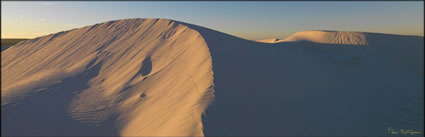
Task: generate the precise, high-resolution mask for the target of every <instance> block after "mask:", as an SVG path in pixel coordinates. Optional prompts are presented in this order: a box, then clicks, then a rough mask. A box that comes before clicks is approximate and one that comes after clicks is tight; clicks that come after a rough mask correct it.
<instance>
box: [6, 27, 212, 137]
mask: <svg viewBox="0 0 425 137" xmlns="http://www.w3.org/2000/svg"><path fill="white" fill-rule="evenodd" d="M1 67H2V77H1V78H2V112H3V116H2V121H5V122H2V127H3V129H4V130H3V131H4V133H2V134H5V135H105V134H106V135H124V136H125V135H129V136H152V135H156V136H167V135H168V136H169V135H179V136H189V135H193V136H202V135H203V132H202V121H201V113H202V112H203V111H204V109H205V108H206V106H207V105H208V104H209V103H210V102H211V100H212V99H213V89H212V84H213V83H212V80H213V73H212V66H211V56H210V54H209V51H208V47H207V45H206V43H205V41H204V39H203V38H202V37H201V36H200V34H199V33H198V32H197V31H194V30H192V29H190V28H188V27H186V26H184V25H180V24H177V23H175V22H173V21H170V20H166V19H129V20H120V21H111V22H105V23H101V24H96V25H93V26H88V27H84V28H80V29H74V30H70V31H66V32H60V33H57V34H52V35H48V36H44V37H40V38H36V39H33V40H27V41H25V42H23V43H20V44H18V45H15V46H13V47H11V48H10V49H7V50H6V51H4V52H2V64H1ZM25 117H28V118H25ZM15 118H18V119H15ZM33 119H34V120H33ZM75 121H77V122H75ZM79 123H80V124H79ZM82 125H84V126H85V125H88V127H87V129H90V130H87V131H86V130H78V129H80V127H81V126H82ZM105 125H107V126H108V127H104V126H105ZM102 129H107V130H102Z"/></svg>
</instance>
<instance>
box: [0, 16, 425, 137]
mask: <svg viewBox="0 0 425 137" xmlns="http://www.w3.org/2000/svg"><path fill="white" fill-rule="evenodd" d="M268 42H270V41H266V43H264V42H255V41H249V40H244V39H241V38H238V37H235V36H231V35H228V34H225V33H221V32H218V31H214V30H211V29H208V28H204V27H200V26H196V25H193V24H188V23H184V22H179V21H173V20H168V19H125V20H117V21H110V22H104V23H100V24H96V25H92V26H87V27H83V28H78V29H73V30H69V31H64V32H59V33H56V34H51V35H47V36H43V37H39V38H35V39H31V40H26V41H23V42H20V43H18V44H17V45H15V46H13V47H11V48H8V49H6V50H5V51H2V55H1V57H2V63H1V65H2V66H1V67H2V70H1V72H2V77H1V79H2V88H1V90H2V94H1V95H2V131H3V132H2V135H3V136H28V135H37V136H61V135H66V136H96V135H102V136H108V135H110V136H204V135H206V136H223V135H237V136H244V135H257V136H270V135H276V136H302V135H306V136H329V135H336V136H364V135H367V136H378V135H379V136H382V135H388V132H387V129H388V128H389V127H391V128H395V129H410V130H415V131H419V132H422V133H423V131H422V130H423V121H424V120H423V101H424V99H423V82H424V81H423V37H416V36H399V35H387V34H377V33H362V32H358V33H357V32H324V31H313V32H300V33H296V34H294V35H292V36H290V37H288V38H286V39H284V40H272V42H270V43H268ZM269 45H273V46H269ZM345 45H367V46H345ZM209 104H212V105H210V106H209ZM208 106H209V107H208ZM203 114H204V115H203Z"/></svg>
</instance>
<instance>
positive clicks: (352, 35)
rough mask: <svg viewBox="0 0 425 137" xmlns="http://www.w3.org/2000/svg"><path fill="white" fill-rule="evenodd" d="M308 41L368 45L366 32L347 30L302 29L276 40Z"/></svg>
mask: <svg viewBox="0 0 425 137" xmlns="http://www.w3.org/2000/svg"><path fill="white" fill-rule="evenodd" d="M297 41H309V42H316V43H323V44H347V45H368V43H367V40H366V34H365V33H363V32H348V31H302V32H297V33H295V34H293V35H291V36H289V37H287V38H285V39H283V40H280V41H278V42H297Z"/></svg>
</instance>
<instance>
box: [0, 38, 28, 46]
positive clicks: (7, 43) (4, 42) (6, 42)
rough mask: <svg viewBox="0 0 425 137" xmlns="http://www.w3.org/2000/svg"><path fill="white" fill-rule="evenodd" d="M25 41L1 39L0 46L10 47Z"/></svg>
mask: <svg viewBox="0 0 425 137" xmlns="http://www.w3.org/2000/svg"><path fill="white" fill-rule="evenodd" d="M24 40H27V39H1V46H12V45H15V44H17V43H19V42H21V41H24Z"/></svg>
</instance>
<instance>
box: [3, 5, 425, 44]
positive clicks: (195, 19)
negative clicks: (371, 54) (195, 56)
mask: <svg viewBox="0 0 425 137" xmlns="http://www.w3.org/2000/svg"><path fill="white" fill-rule="evenodd" d="M1 3H2V7H1V8H2V12H1V15H2V16H1V22H2V25H1V28H2V33H1V35H2V38H4V37H6V38H17V37H25V38H33V37H38V36H42V35H46V34H50V33H55V32H59V31H63V30H69V29H72V28H78V27H83V26H87V25H92V24H96V23H100V22H105V21H109V20H116V19H126V18H168V19H173V20H178V21H183V22H187V23H192V24H196V25H200V26H204V27H208V28H211V29H215V30H218V31H222V32H225V33H228V34H232V35H236V36H239V37H242V38H246V39H263V38H284V37H287V36H289V35H291V34H293V33H295V32H299V31H304V30H340V31H365V32H380V33H392V34H404V35H420V36H423V35H424V32H423V29H424V13H423V11H424V6H423V4H424V3H423V2H354V1H353V2H308V1H304V2H284V1H282V2H169V1H168V2H167V1H162V2H143V1H140V2H137V1H136V2H131V1H127V2H117V1H115V2H94V1H91V2H84V1H82V2H78V1H68V2H54V1H49V2H43V1H39V2H23V1H21V2H3V1H2V2H1Z"/></svg>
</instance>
